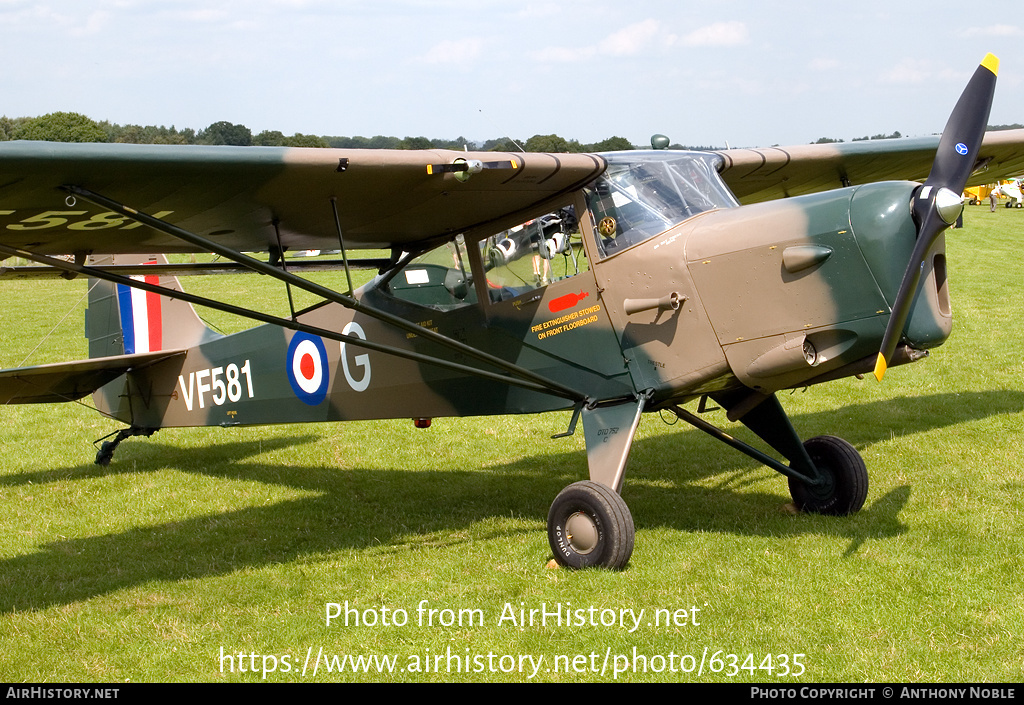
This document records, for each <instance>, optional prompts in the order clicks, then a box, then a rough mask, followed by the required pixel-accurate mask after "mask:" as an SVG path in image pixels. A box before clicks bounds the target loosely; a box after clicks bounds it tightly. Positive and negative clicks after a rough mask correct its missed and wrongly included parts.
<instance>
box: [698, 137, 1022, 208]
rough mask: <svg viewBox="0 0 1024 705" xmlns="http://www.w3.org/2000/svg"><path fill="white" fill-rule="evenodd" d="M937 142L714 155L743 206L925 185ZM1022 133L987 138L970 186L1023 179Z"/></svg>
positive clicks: (835, 145)
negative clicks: (891, 184)
mask: <svg viewBox="0 0 1024 705" xmlns="http://www.w3.org/2000/svg"><path fill="white" fill-rule="evenodd" d="M938 145H939V136H938V135H935V136H933V137H915V138H907V139H891V140H866V141H858V142H842V143H832V144H807V145H797V146H795V147H768V148H763V149H727V150H722V151H718V152H715V153H716V154H717V155H719V156H720V157H721V158H722V159H723V163H722V166H721V168H720V169H719V171H720V172H721V174H722V178H723V179H724V180H725V182H726V183H727V184H728V185H729V188H730V189H732V192H733V193H734V194H736V197H737V198H738V199H739V200H740V201H741V202H743V203H757V202H760V201H768V200H772V199H776V198H786V197H789V196H800V195H803V194H807V193H814V192H816V191H825V190H828V189H833V188H840V187H842V186H850V185H855V184H865V183H871V182H874V181H889V180H899V181H923V180H924V179H925V177H926V176H928V172H929V170H930V169H931V167H932V162H933V161H934V160H935V150H936V148H937V147H938ZM1022 147H1024V130H1004V131H999V132H989V133H986V135H985V139H984V141H983V142H982V145H981V153H980V154H979V156H978V159H977V167H976V171H975V172H974V174H973V175H972V177H971V179H970V180H969V181H968V182H967V183H968V185H976V184H983V183H989V182H992V181H994V180H996V179H997V178H999V177H1004V176H1015V175H1019V174H1021V173H1024V149H1022Z"/></svg>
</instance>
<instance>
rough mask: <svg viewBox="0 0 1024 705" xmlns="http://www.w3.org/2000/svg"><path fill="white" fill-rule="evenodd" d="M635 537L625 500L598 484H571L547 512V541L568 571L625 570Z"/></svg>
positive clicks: (630, 515)
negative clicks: (580, 569) (594, 568)
mask: <svg viewBox="0 0 1024 705" xmlns="http://www.w3.org/2000/svg"><path fill="white" fill-rule="evenodd" d="M635 535H636V529H635V528H634V526H633V515H632V514H630V512H629V507H627V506H626V503H625V502H624V501H623V500H622V497H620V496H619V495H618V494H617V493H616V492H614V491H613V490H611V489H609V488H608V487H605V486H604V485H602V484H600V483H597V482H591V481H589V480H587V481H584V482H576V483H573V484H571V485H569V486H568V487H566V488H565V489H564V490H562V491H561V492H559V493H558V496H557V497H555V501H554V502H552V503H551V510H550V511H549V512H548V542H549V543H550V544H551V550H552V551H553V552H554V554H555V560H556V561H558V562H559V563H561V564H562V565H564V566H567V567H569V568H590V567H600V568H612V569H616V570H617V569H619V568H623V567H625V565H626V564H627V563H628V562H629V557H630V556H631V555H633V540H634V537H635Z"/></svg>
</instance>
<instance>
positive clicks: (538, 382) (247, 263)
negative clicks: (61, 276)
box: [0, 186, 590, 402]
mask: <svg viewBox="0 0 1024 705" xmlns="http://www.w3.org/2000/svg"><path fill="white" fill-rule="evenodd" d="M65 189H66V190H67V191H69V192H70V193H72V194H74V195H75V196H78V197H81V198H84V199H85V200H87V201H89V202H91V203H94V204H96V205H98V206H100V207H101V208H108V209H110V210H112V211H115V212H117V213H119V214H121V215H123V216H125V217H128V218H131V219H133V220H136V221H138V222H140V223H142V224H143V225H147V226H149V227H151V228H153V229H155V230H158V231H160V232H163V233H166V234H168V235H171V236H172V237H177V238H179V239H181V240H184V241H186V242H189V243H191V244H193V245H196V246H197V247H199V248H200V249H201V250H204V251H207V252H214V253H216V254H219V255H221V256H222V257H226V258H227V259H229V260H231V261H233V262H235V263H237V264H239V265H241V266H243V267H245V268H247V269H249V270H250V271H253V272H256V273H258V274H267V275H269V276H271V277H273V278H275V279H277V280H279V281H281V282H283V283H285V284H291V285H293V286H295V287H297V288H299V289H302V290H304V291H307V292H309V293H311V294H314V295H315V296H319V297H321V298H323V299H325V300H326V301H330V302H333V303H337V304H340V305H342V306H345V307H346V308H349V309H352V310H354V311H356V312H358V313H362V314H364V315H366V316H370V317H371V318H375V319H377V320H379V321H381V322H383V323H386V324H388V325H392V326H394V327H396V328H399V329H401V330H404V331H406V332H409V333H414V334H415V335H417V336H419V337H421V338H424V339H427V340H430V341H431V342H434V343H436V344H438V345H440V346H442V347H445V348H448V349H450V350H454V351H456V352H459V353H462V354H464V355H466V356H468V357H470V358H472V359H474V360H477V361H479V362H482V363H484V364H487V365H490V366H492V367H496V368H498V369H499V370H503V371H505V372H507V373H508V375H511V377H510V376H507V375H502V374H497V373H494V372H488V371H486V370H481V369H479V368H476V367H470V366H467V365H461V364H459V363H456V362H451V361H449V360H444V359H441V358H437V357H431V356H429V355H424V354H421V353H414V352H410V351H405V350H400V349H398V348H392V347H390V346H386V345H380V344H378V343H372V342H370V341H365V340H361V339H359V338H357V337H355V336H348V335H343V334H341V333H338V332H335V331H329V330H326V329H323V328H317V327H314V326H309V325H306V324H303V323H298V322H297V321H291V320H288V319H284V318H278V317H276V316H270V315H267V314H264V313H261V312H259V311H253V310H249V309H244V308H241V307H238V306H231V305H230V304H225V303H222V302H219V301H214V300H211V299H205V298H203V297H199V296H195V295H194V294H187V293H185V292H181V291H174V292H173V293H171V292H169V291H167V290H164V291H161V289H162V287H159V286H156V285H151V284H146V283H145V282H140V281H137V280H133V279H128V278H127V277H120V276H117V275H114V274H109V273H107V272H104V271H103V270H102V269H98V268H94V267H86V266H81V265H75V264H73V263H70V262H64V261H61V260H56V259H52V258H50V257H46V256H44V255H38V254H35V253H32V252H27V251H24V250H19V249H16V248H11V247H8V246H5V245H0V252H5V253H6V254H8V255H14V256H18V257H25V258H26V259H30V260H32V261H34V262H38V263H40V264H47V265H51V266H54V267H57V268H59V269H63V270H64V271H69V272H80V273H84V274H87V275H89V276H93V277H96V278H98V279H104V280H106V281H112V282H115V283H120V284H125V285H126V286H131V287H135V288H138V289H143V290H146V291H153V292H154V293H157V294H163V295H165V296H172V297H174V298H178V299H182V300H186V301H189V302H190V303H196V304H198V305H200V306H207V307H209V308H214V309H217V310H220V311H224V312H226V313H231V314H233V315H239V316H243V317H245V318H250V319H253V320H257V321H260V322H263V323H270V324H273V325H278V326H282V327H284V328H289V329H291V330H301V331H304V332H307V333H310V334H312V335H318V336H320V337H323V338H327V339H328V340H337V341H339V342H344V343H351V344H352V345H356V346H358V347H364V348H366V349H368V350H374V351H377V352H382V353H385V354H390V355H395V356H398V357H404V358H406V359H410V360H414V361H416V362H422V363H425V364H431V365H435V366H438V367H444V368H447V369H452V370H456V371H459V372H463V373H466V374H473V375H476V376H479V377H484V378H487V379H493V380H497V381H500V382H503V383H505V384H511V385H513V386H518V387H522V388H524V389H529V390H532V391H539V392H543V393H547V394H551V395H553V396H557V397H562V398H563V399H569V400H571V401H574V402H581V401H582V402H589V401H590V400H589V398H588V397H587V395H585V394H583V393H582V392H580V391H578V390H576V389H573V388H571V387H568V386H566V385H563V384H561V383H559V382H555V381H553V380H550V379H547V378H546V377H544V376H542V375H538V374H536V373H535V372H533V371H531V370H528V369H525V368H523V367H520V366H519V365H516V364H513V363H511V362H508V361H507V360H502V359H501V358H499V357H496V356H494V355H491V354H489V353H486V352H484V351H482V350H478V349H477V348H474V347H472V346H469V345H466V344H465V343H461V342H459V341H457V340H454V339H452V338H449V337H448V336H445V335H442V334H440V333H437V332H435V331H432V330H429V329H427V328H424V327H422V326H419V325H417V324H415V323H411V322H409V321H406V320H405V319H403V318H400V317H398V316H394V315H392V314H389V313H385V312H383V311H379V310H377V309H375V308H372V307H370V306H365V305H364V304H362V303H360V302H359V301H357V300H356V299H354V298H352V297H351V296H346V295H344V294H340V293H338V292H336V291H334V290H333V289H330V288H327V287H324V286H320V285H319V284H314V283H313V282H310V281H307V280H305V279H303V278H302V277H299V276H296V275H294V274H292V273H290V272H284V271H281V269H279V268H277V267H275V266H274V265H272V264H269V263H267V262H262V261H260V260H258V259H255V258H254V257H249V256H247V255H244V254H242V253H240V252H237V251H235V250H232V249H231V248H228V247H224V246H223V245H220V244H218V243H216V242H213V241H211V240H208V239H207V238H204V237H202V236H200V235H196V234H195V233H192V232H189V231H187V230H184V229H183V228H179V227H177V226H175V225H172V224H170V223H167V222H164V221H162V220H159V219H157V218H154V217H153V216H151V215H148V214H146V213H142V212H140V211H137V210H135V209H133V208H130V207H128V206H125V205H123V204H121V203H118V202H117V201H113V200H111V199H109V198H107V197H105V196H102V195H100V194H97V193H93V192H92V191H89V190H87V189H84V188H81V187H78V186H66V187H65Z"/></svg>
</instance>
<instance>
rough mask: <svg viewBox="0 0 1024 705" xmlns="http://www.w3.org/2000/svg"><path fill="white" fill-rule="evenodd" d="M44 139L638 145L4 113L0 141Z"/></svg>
mask: <svg viewBox="0 0 1024 705" xmlns="http://www.w3.org/2000/svg"><path fill="white" fill-rule="evenodd" d="M6 140H42V141H46V142H121V143H131V144H208V145H236V146H245V147H248V146H261V147H336V148H343V149H455V150H464V149H467V148H468V149H473V150H484V151H495V152H518V151H519V150H520V147H521V148H522V149H523V150H525V151H527V152H609V151H613V150H623V149H634V147H633V145H632V144H631V143H630V142H629V140H627V139H626V138H624V137H609V138H608V139H606V140H602V141H601V142H595V143H592V144H582V143H580V142H578V141H576V140H566V139H564V138H562V137H559V136H558V135H534V136H533V137H530V138H529V139H525V140H513V139H511V138H508V137H502V138H498V139H492V140H487V141H485V142H475V141H473V140H468V139H466V138H465V137H462V136H459V137H456V138H455V139H430V138H427V137H402V138H399V137H386V136H384V135H376V136H374V137H360V136H356V137H341V136H324V135H304V134H302V133H295V134H294V135H290V136H286V135H285V134H283V133H282V132H280V131H279V130H264V131H262V132H259V133H257V134H255V135H254V134H253V133H252V130H250V129H249V128H248V127H246V126H245V125H240V124H235V123H232V122H228V121H226V120H222V121H219V122H215V123H213V124H212V125H210V126H209V127H206V128H204V129H201V130H194V129H192V128H188V127H186V128H183V129H180V130H179V129H177V128H176V127H174V126H173V125H172V126H171V127H164V126H162V125H161V126H156V125H118V124H116V123H111V122H107V121H105V120H104V121H100V122H97V121H95V120H93V119H91V118H89V117H87V116H85V115H82V114H80V113H69V112H57V113H49V114H47V115H43V116H41V117H34V118H33V117H19V118H9V117H6V116H4V117H0V141H6Z"/></svg>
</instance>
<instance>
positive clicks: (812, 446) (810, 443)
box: [789, 436, 868, 516]
mask: <svg viewBox="0 0 1024 705" xmlns="http://www.w3.org/2000/svg"><path fill="white" fill-rule="evenodd" d="M804 448H806V449H807V453H808V455H810V456H811V460H812V461H814V466H815V467H816V468H818V472H820V473H821V474H822V476H823V478H824V480H825V482H824V483H823V484H821V485H808V484H806V483H804V482H801V481H800V480H797V479H794V478H789V494H790V495H791V496H792V497H793V502H794V503H795V504H796V506H797V508H798V509H800V510H801V511H804V512H813V513H815V514H830V515H833V516H842V515H845V514H853V513H854V512H858V511H860V509H861V507H863V506H864V501H865V500H866V499H867V498H868V469H867V467H866V466H865V465H864V459H863V458H861V457H860V453H858V452H857V449H856V448H854V447H853V446H852V445H851V444H850V443H848V442H846V441H844V440H843V439H842V438H836V437H835V436H817V437H815V438H811V439H809V440H807V442H805V443H804Z"/></svg>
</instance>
